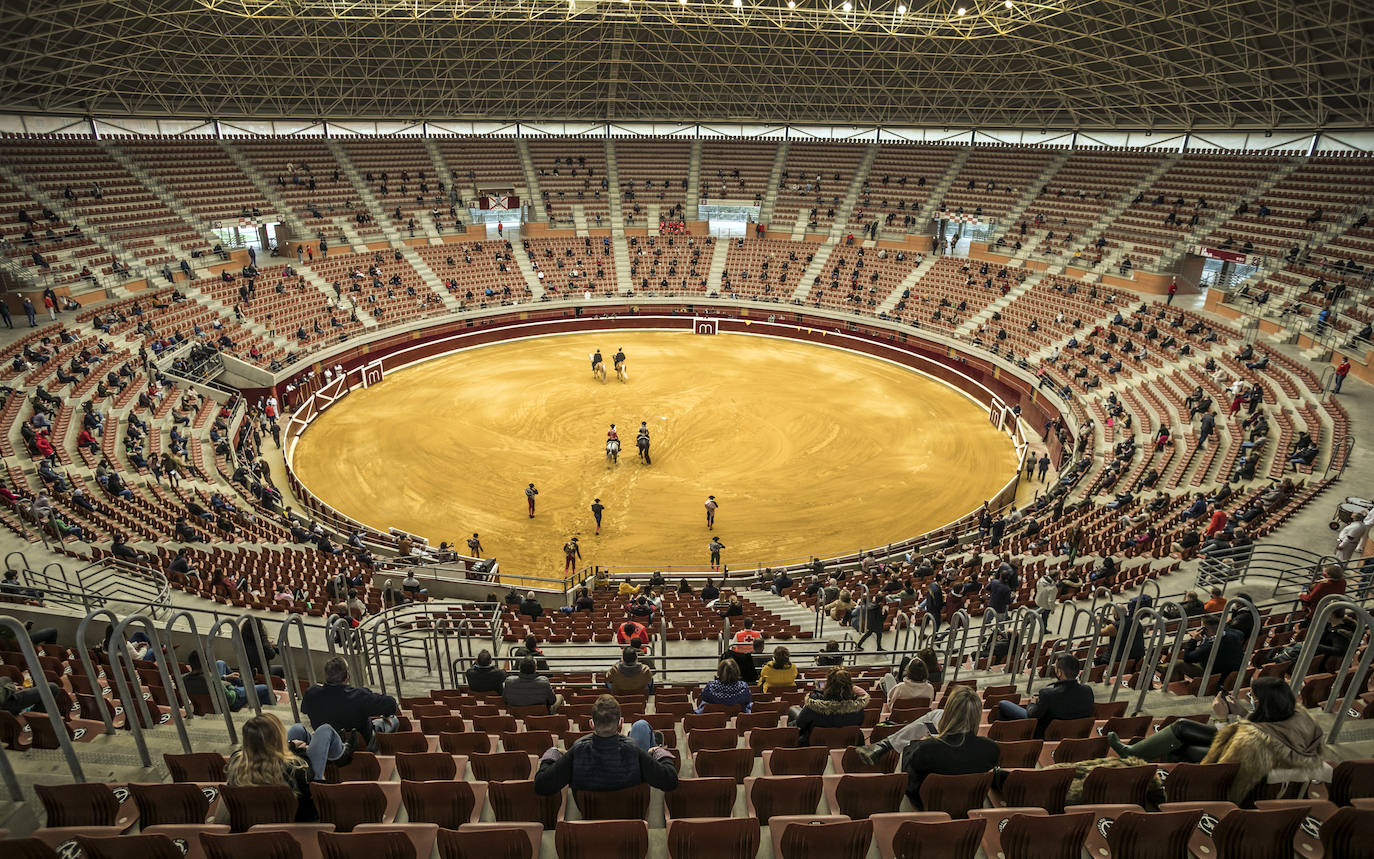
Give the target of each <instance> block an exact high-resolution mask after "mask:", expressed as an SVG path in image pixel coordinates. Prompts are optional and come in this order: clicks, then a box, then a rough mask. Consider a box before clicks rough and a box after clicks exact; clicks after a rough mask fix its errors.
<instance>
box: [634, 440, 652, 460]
mask: <svg viewBox="0 0 1374 859" xmlns="http://www.w3.org/2000/svg"><path fill="white" fill-rule="evenodd" d="M635 445H636V446H638V447H639V458H640V460H641V461H643V463H644V464H645V465H652V464H653V460H651V459H649V437H648V436H647V435H642V436H640V437H639V438H637V439H635Z"/></svg>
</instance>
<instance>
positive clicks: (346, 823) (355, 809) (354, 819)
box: [310, 782, 386, 832]
mask: <svg viewBox="0 0 1374 859" xmlns="http://www.w3.org/2000/svg"><path fill="white" fill-rule="evenodd" d="M310 796H311V798H312V799H314V801H315V807H316V809H318V810H319V813H320V822H321V823H332V824H334V831H335V832H352V831H353V828H354V827H355V826H357V825H359V824H361V823H381V822H382V820H383V818H384V817H385V815H386V794H384V793H383V792H382V789H381V787H379V786H378V785H376V784H371V783H361V782H351V783H344V784H320V783H318V782H317V783H315V784H312V785H311V786H310Z"/></svg>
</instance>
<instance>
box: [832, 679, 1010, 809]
mask: <svg viewBox="0 0 1374 859" xmlns="http://www.w3.org/2000/svg"><path fill="white" fill-rule="evenodd" d="M982 721H983V702H982V700H981V699H980V698H979V697H978V693H976V692H974V691H973V690H972V689H970V688H969V687H967V686H955V687H953V688H952V689H950V692H949V695H948V696H946V698H945V700H944V705H943V706H942V707H941V708H940V709H938V710H931V711H930V712H929V713H927V714H925V715H924V716H922V717H921V718H920V719H917V720H916V721H915V722H912V723H911V724H910V725H907V726H906V727H904V728H902V729H901V730H900V731H898V732H897V733H895V734H893V735H891V736H889V737H886V738H884V739H882V740H880V741H878V742H876V743H872V744H870V745H867V746H863V747H862V748H859V749H856V750H855V751H857V752H858V754H859V757H861V758H863V759H864V760H865V761H867V762H868V763H870V764H872V763H876V762H877V761H878V760H879V759H880V758H882V757H883V756H884V755H886V754H887V753H888V752H893V751H895V752H897V753H899V754H901V755H902V758H903V760H907V759H908V758H911V757H912V756H913V755H914V754H915V753H916V752H917V751H918V749H917V748H916V746H918V745H924V744H925V743H927V742H929V741H930V740H932V739H939V740H940V743H941V745H940V746H938V747H937V746H932V747H930V748H929V749H926V750H925V751H924V752H923V753H922V757H921V759H920V760H919V761H918V763H919V764H920V765H921V766H922V767H925V766H927V765H929V764H935V765H938V766H941V767H948V766H952V765H955V764H956V762H963V761H965V759H967V763H968V764H969V765H971V766H973V767H974V768H973V769H961V770H957V771H956V770H949V771H945V770H944V769H938V770H930V769H927V770H922V771H921V775H920V776H919V777H918V776H916V775H915V774H914V773H913V774H912V779H913V781H914V782H916V784H915V785H914V787H913V789H912V790H911V791H910V793H911V795H912V797H913V799H912V802H913V803H915V802H916V799H915V798H914V797H915V795H916V790H917V789H919V787H920V784H919V779H921V778H924V777H925V775H926V774H927V773H929V772H941V773H942V774H944V775H960V774H963V773H966V772H986V771H987V769H991V768H992V766H995V765H996V764H997V744H996V743H995V742H993V741H991V740H989V739H987V738H986V737H980V736H978V725H979V724H980V723H981V722H982ZM946 748H949V749H954V751H953V752H951V753H945V749H946ZM989 756H990V757H991V760H992V764H990V765H989V766H988V767H986V768H982V767H981V763H982V761H983V760H984V759H986V758H987V757H989ZM907 769H908V772H911V770H910V767H908V768H907Z"/></svg>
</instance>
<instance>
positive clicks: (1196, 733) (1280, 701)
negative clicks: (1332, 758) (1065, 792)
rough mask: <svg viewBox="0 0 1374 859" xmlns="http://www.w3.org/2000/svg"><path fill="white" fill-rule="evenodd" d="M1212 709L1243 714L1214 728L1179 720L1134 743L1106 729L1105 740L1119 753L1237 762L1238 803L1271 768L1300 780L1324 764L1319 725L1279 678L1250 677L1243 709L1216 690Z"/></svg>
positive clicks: (1233, 795) (1234, 793)
mask: <svg viewBox="0 0 1374 859" xmlns="http://www.w3.org/2000/svg"><path fill="white" fill-rule="evenodd" d="M1213 709H1214V710H1215V711H1216V712H1217V715H1219V716H1222V717H1226V718H1229V717H1231V716H1243V718H1242V719H1241V720H1240V721H1238V722H1231V723H1230V724H1226V725H1221V726H1219V727H1218V726H1213V725H1202V724H1199V723H1197V722H1191V721H1188V720H1186V719H1180V720H1179V721H1177V722H1174V723H1172V724H1170V725H1169V727H1167V728H1165V729H1164V730H1162V731H1159V732H1157V733H1155V734H1154V735H1153V736H1150V737H1146V738H1145V739H1143V740H1141V741H1140V742H1138V743H1135V744H1133V745H1129V746H1128V745H1126V744H1125V743H1122V742H1121V740H1120V739H1119V738H1118V737H1117V736H1116V734H1114V733H1108V735H1107V742H1108V743H1109V744H1111V746H1112V748H1113V749H1115V750H1116V752H1117V754H1118V755H1121V756H1122V757H1126V756H1128V755H1130V756H1133V757H1137V758H1141V759H1143V760H1146V761H1160V760H1191V761H1200V762H1201V763H1204V764H1216V763H1222V764H1224V763H1235V764H1239V765H1240V770H1239V771H1238V772H1237V773H1236V777H1235V780H1234V781H1232V782H1231V789H1230V793H1229V796H1228V797H1227V798H1228V799H1230V800H1231V801H1232V802H1234V803H1236V804H1237V805H1240V804H1241V803H1243V802H1245V801H1246V799H1247V798H1248V797H1249V796H1250V794H1251V792H1252V791H1254V789H1255V788H1256V787H1258V786H1260V784H1262V783H1263V782H1264V781H1265V779H1266V778H1268V776H1269V774H1270V773H1272V772H1274V771H1276V770H1293V771H1294V773H1293V775H1292V780H1302V779H1309V778H1312V777H1315V776H1319V775H1320V774H1321V773H1322V771H1323V769H1324V768H1325V762H1324V760H1323V758H1324V755H1325V751H1326V746H1325V744H1324V742H1323V740H1322V730H1321V728H1320V727H1319V726H1318V725H1317V723H1316V722H1314V721H1313V720H1312V717H1311V716H1309V715H1308V714H1307V711H1306V710H1304V709H1303V708H1302V707H1299V706H1298V702H1297V699H1296V697H1295V696H1294V695H1293V690H1292V689H1291V688H1289V686H1288V683H1287V682H1286V681H1284V680H1283V678H1281V677H1260V678H1259V679H1257V680H1255V682H1254V685H1253V686H1252V687H1251V706H1250V707H1248V708H1247V707H1245V706H1244V705H1240V704H1238V703H1237V702H1234V701H1231V700H1229V699H1227V698H1225V697H1223V695H1218V696H1217V699H1216V701H1215V702H1214V703H1213Z"/></svg>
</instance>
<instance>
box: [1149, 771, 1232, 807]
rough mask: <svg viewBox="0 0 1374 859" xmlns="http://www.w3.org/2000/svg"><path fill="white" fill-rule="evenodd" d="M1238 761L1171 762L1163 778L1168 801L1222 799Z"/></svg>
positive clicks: (1228, 790) (1229, 787)
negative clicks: (1171, 765)
mask: <svg viewBox="0 0 1374 859" xmlns="http://www.w3.org/2000/svg"><path fill="white" fill-rule="evenodd" d="M1239 771H1240V764H1190V763H1181V764H1174V766H1173V767H1171V768H1170V769H1169V775H1168V776H1167V777H1166V778H1165V779H1164V795H1165V796H1166V797H1167V798H1168V799H1167V801H1168V802H1224V801H1225V800H1226V797H1227V796H1228V795H1230V792H1231V782H1233V781H1235V778H1236V773H1237V772H1239Z"/></svg>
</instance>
